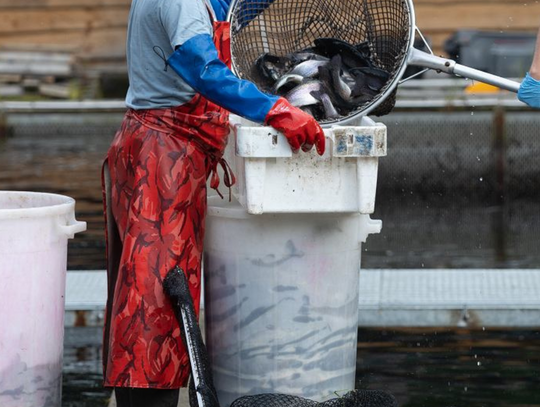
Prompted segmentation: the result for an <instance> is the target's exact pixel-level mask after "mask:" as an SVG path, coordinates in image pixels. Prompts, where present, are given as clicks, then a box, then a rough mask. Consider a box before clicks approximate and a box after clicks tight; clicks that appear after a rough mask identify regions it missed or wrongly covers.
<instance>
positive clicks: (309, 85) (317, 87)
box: [285, 68, 323, 107]
mask: <svg viewBox="0 0 540 407" xmlns="http://www.w3.org/2000/svg"><path fill="white" fill-rule="evenodd" d="M319 69H320V68H319ZM322 89H323V84H322V83H321V82H320V81H319V80H310V81H307V82H304V83H302V84H301V85H299V86H297V87H295V88H294V89H292V90H291V91H290V92H289V93H287V94H286V95H285V99H287V100H288V101H289V103H290V104H291V105H293V106H296V107H303V106H310V105H315V104H317V103H319V101H318V100H317V99H315V98H314V97H313V96H312V95H311V93H310V92H313V91H321V90H322Z"/></svg>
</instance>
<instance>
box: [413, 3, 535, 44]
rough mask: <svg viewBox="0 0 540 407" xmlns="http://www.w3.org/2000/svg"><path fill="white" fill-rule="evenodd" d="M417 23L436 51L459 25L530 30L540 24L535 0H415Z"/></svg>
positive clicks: (532, 30) (498, 29) (496, 29)
mask: <svg viewBox="0 0 540 407" xmlns="http://www.w3.org/2000/svg"><path fill="white" fill-rule="evenodd" d="M414 6H415V10H416V11H415V15H416V26H417V27H418V28H419V29H420V30H421V31H422V34H424V36H427V37H429V38H430V40H431V42H432V45H433V48H434V49H433V51H434V52H435V54H444V52H443V48H442V47H443V44H444V41H445V40H446V39H447V38H448V37H449V36H450V35H452V33H454V32H455V31H457V30H459V29H471V30H485V31H499V32H501V31H502V32H507V33H511V32H530V33H536V32H537V31H538V27H539V26H540V3H539V2H538V1H536V0H416V1H415V2H414Z"/></svg>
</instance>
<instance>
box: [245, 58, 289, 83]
mask: <svg viewBox="0 0 540 407" xmlns="http://www.w3.org/2000/svg"><path fill="white" fill-rule="evenodd" d="M289 69H290V61H289V59H288V58H286V57H279V56H277V55H272V54H269V53H266V54H262V55H261V56H259V58H257V59H256V60H255V64H254V67H253V72H252V73H253V74H254V76H256V77H258V78H259V82H262V83H263V84H264V85H265V86H267V87H272V86H273V85H274V83H275V82H276V81H277V80H278V79H279V78H280V77H281V76H283V74H284V73H285V72H286V71H288V70H289Z"/></svg>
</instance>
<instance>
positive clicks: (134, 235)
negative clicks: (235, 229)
mask: <svg viewBox="0 0 540 407" xmlns="http://www.w3.org/2000/svg"><path fill="white" fill-rule="evenodd" d="M214 42H215V45H216V47H217V49H218V52H219V57H220V59H221V60H222V61H223V62H225V63H226V64H227V65H228V66H230V31H229V24H228V23H225V22H216V21H215V19H214ZM228 120H229V119H228V112H226V111H225V110H224V109H222V108H220V107H219V106H217V105H215V104H213V103H211V102H209V101H208V100H206V99H204V98H203V97H202V96H201V95H199V94H196V95H195V96H194V97H193V99H192V100H191V101H189V102H188V103H186V104H184V105H181V106H179V107H175V108H171V109H151V110H138V111H135V110H129V111H128V112H127V113H126V116H125V118H124V121H123V123H122V127H121V129H120V130H119V131H118V133H117V134H116V136H115V138H114V140H113V142H112V144H111V147H110V149H109V151H108V154H107V158H106V161H105V163H104V171H103V185H104V202H105V218H106V223H107V233H106V235H107V262H108V265H107V268H108V287H109V288H108V300H107V310H106V316H105V328H104V341H103V343H104V345H103V367H104V385H105V386H110V387H138V388H160V389H176V388H180V387H183V386H185V385H186V383H187V379H188V377H189V373H190V369H189V360H188V355H187V352H186V350H185V349H184V346H183V344H182V340H181V336H180V328H179V325H178V322H177V320H176V318H175V315H174V312H173V310H172V307H171V304H170V302H169V301H168V299H167V298H166V297H165V295H164V293H163V288H162V282H163V278H164V277H165V275H166V274H167V272H168V271H169V270H170V269H172V268H173V267H174V266H176V265H179V266H180V267H181V268H182V269H183V270H184V271H185V273H186V275H187V278H188V282H189V287H190V292H191V295H192V297H193V300H194V304H195V308H196V313H197V314H198V312H199V299H200V290H201V284H200V282H201V255H202V250H203V238H204V230H205V215H206V180H207V178H208V176H210V174H211V175H212V180H211V186H212V187H213V188H217V186H218V184H219V178H218V176H217V171H216V167H217V165H218V164H221V165H222V166H225V165H226V164H225V163H224V161H223V160H222V159H221V157H222V154H223V150H224V148H225V145H226V142H227V135H228V133H229V122H228ZM224 181H225V185H226V186H230V185H231V184H232V183H234V177H233V179H232V180H231V179H229V176H228V174H227V171H225V180H224Z"/></svg>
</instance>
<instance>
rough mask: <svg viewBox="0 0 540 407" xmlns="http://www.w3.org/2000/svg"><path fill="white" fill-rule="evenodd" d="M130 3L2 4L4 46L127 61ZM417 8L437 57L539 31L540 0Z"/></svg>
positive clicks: (440, 2)
mask: <svg viewBox="0 0 540 407" xmlns="http://www.w3.org/2000/svg"><path fill="white" fill-rule="evenodd" d="M192 1H195V0H192ZM333 1H349V0H333ZM130 3H131V0H0V48H8V49H29V48H30V49H40V48H41V49H55V50H58V49H59V50H77V51H78V52H79V53H80V54H83V55H90V56H91V57H92V58H96V59H100V58H116V59H122V58H123V57H124V54H125V51H124V48H125V35H126V34H125V33H126V21H127V16H128V12H129V5H130ZM415 8H416V19H417V26H418V27H419V28H420V29H421V30H422V32H423V34H424V35H426V36H428V37H429V38H430V39H431V41H432V44H433V47H434V51H435V53H437V54H441V53H442V44H443V42H444V40H445V39H446V38H448V37H449V36H450V35H451V34H452V33H453V32H454V31H456V30H457V29H481V30H496V31H505V32H518V31H519V32H536V30H537V28H538V26H539V24H540V4H539V2H538V1H535V0H532V1H531V0H416V1H415Z"/></svg>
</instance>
